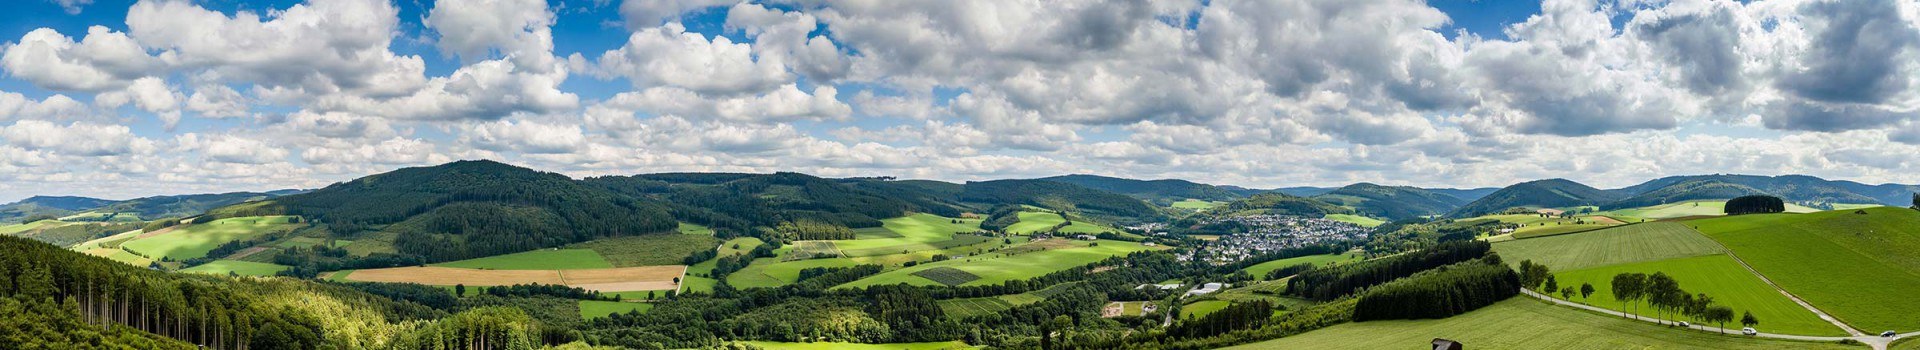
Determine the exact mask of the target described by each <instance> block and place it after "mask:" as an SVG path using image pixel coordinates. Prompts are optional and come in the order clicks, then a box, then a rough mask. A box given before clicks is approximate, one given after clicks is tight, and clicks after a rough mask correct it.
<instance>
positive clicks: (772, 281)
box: [727, 257, 859, 288]
mask: <svg viewBox="0 0 1920 350" xmlns="http://www.w3.org/2000/svg"><path fill="white" fill-rule="evenodd" d="M778 259H779V258H778V257H775V258H762V259H754V261H753V263H752V264H749V265H747V267H746V268H743V269H740V271H734V272H733V274H730V275H727V284H732V285H733V286H734V287H735V288H755V287H779V286H784V285H787V284H791V283H793V282H795V281H798V280H800V270H801V269H806V268H811V267H847V266H854V265H859V263H856V262H853V260H849V259H846V258H832V259H808V260H795V261H784V262H782V261H779V260H778Z"/></svg>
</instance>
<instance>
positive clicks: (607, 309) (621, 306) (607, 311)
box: [580, 300, 653, 320]
mask: <svg viewBox="0 0 1920 350" xmlns="http://www.w3.org/2000/svg"><path fill="white" fill-rule="evenodd" d="M647 310H653V304H650V303H635V302H624V301H605V300H581V301H580V319H583V320H591V319H596V318H601V317H607V316H608V315H612V314H624V313H627V312H632V311H639V312H642V313H645V312H647Z"/></svg>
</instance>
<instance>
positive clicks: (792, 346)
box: [745, 341, 973, 350]
mask: <svg viewBox="0 0 1920 350" xmlns="http://www.w3.org/2000/svg"><path fill="white" fill-rule="evenodd" d="M745 343H746V344H747V345H752V346H754V347H757V348H761V349H767V350H958V349H972V348H973V347H971V346H967V343H962V342H959V341H949V342H935V343H892V344H857V343H835V342H817V343H782V342H768V341H750V342H745Z"/></svg>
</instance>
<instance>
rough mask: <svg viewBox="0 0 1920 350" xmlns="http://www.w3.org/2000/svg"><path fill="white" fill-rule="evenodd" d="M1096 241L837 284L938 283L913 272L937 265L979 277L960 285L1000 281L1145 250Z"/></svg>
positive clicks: (1136, 245) (1128, 244)
mask: <svg viewBox="0 0 1920 350" xmlns="http://www.w3.org/2000/svg"><path fill="white" fill-rule="evenodd" d="M1098 242H1099V243H1100V245H1099V246H1097V247H1087V246H1084V244H1086V243H1087V242H1083V241H1074V242H1072V244H1074V245H1077V247H1072V248H1062V249H1048V250H1043V251H1038V252H1032V253H1025V254H1017V255H1012V256H1000V255H999V254H987V255H983V256H977V257H969V258H963V259H953V260H947V261H940V262H933V263H926V264H920V265H914V266H913V267H909V268H904V269H899V270H893V271H888V272H884V273H881V274H878V275H873V276H869V277H867V278H864V279H860V280H858V281H853V282H850V283H847V284H842V285H840V286H839V287H840V288H847V287H865V286H874V285H886V284H896V283H906V284H911V285H918V286H931V285H939V283H937V282H934V281H932V280H928V279H926V278H922V277H919V276H915V275H913V273H914V272H918V271H921V270H927V269H933V268H939V267H951V268H954V269H956V270H960V271H966V272H967V273H971V274H973V275H975V276H979V277H980V279H977V280H973V281H970V282H967V283H965V284H962V285H987V284H999V283H1001V282H1006V281H1008V280H1015V279H1026V278H1033V277H1038V276H1040V275H1044V274H1047V273H1051V272H1054V271H1059V270H1064V269H1067V268H1071V267H1076V266H1083V265H1086V264H1091V263H1094V262H1096V261H1100V260H1101V259H1106V258H1108V257H1113V256H1117V255H1125V254H1127V253H1132V252H1137V251H1142V250H1147V249H1148V248H1147V247H1145V246H1141V245H1140V244H1139V243H1133V242H1123V241H1108V240H1101V241H1098ZM1029 244H1032V243H1029Z"/></svg>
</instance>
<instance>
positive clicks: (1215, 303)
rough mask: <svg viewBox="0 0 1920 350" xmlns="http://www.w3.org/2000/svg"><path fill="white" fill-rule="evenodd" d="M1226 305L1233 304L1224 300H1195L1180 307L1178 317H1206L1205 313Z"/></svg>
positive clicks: (1211, 312)
mask: <svg viewBox="0 0 1920 350" xmlns="http://www.w3.org/2000/svg"><path fill="white" fill-rule="evenodd" d="M1227 305H1233V303H1232V302H1229V301H1225V300H1201V301H1196V302H1193V303H1191V304H1187V305H1185V306H1181V307H1180V318H1182V319H1198V318H1201V317H1207V315H1209V314H1213V313H1214V312H1215V311H1220V309H1225V308H1227Z"/></svg>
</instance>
